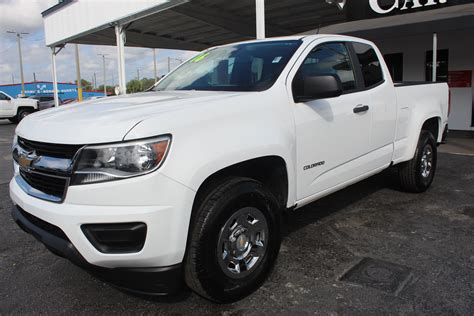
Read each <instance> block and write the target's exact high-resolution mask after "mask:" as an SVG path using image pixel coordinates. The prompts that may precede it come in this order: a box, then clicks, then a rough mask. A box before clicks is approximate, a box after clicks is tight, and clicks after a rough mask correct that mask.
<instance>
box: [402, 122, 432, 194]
mask: <svg viewBox="0 0 474 316" xmlns="http://www.w3.org/2000/svg"><path fill="white" fill-rule="evenodd" d="M430 153H431V154H430ZM436 162H437V149H436V140H435V138H434V136H433V134H432V133H431V132H429V131H421V134H420V138H419V140H418V145H417V147H416V151H415V156H414V157H413V159H412V160H410V161H407V162H405V163H403V164H401V165H400V167H399V178H400V185H401V188H402V190H404V191H406V192H412V193H421V192H425V191H426V190H427V189H428V188H429V187H430V185H431V183H432V182H433V178H434V175H435V172H436Z"/></svg>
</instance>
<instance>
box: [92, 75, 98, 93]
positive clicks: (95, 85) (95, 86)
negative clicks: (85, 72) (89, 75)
mask: <svg viewBox="0 0 474 316" xmlns="http://www.w3.org/2000/svg"><path fill="white" fill-rule="evenodd" d="M93 81H94V90H96V89H97V77H96V75H95V72H94V80H93Z"/></svg>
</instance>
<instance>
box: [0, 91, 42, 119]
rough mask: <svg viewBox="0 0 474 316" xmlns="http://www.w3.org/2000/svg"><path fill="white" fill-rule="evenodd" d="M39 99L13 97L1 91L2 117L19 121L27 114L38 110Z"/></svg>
mask: <svg viewBox="0 0 474 316" xmlns="http://www.w3.org/2000/svg"><path fill="white" fill-rule="evenodd" d="M38 107H39V106H38V101H37V100H31V99H24V98H17V99H15V98H13V97H11V96H10V95H9V94H7V93H5V92H3V91H0V119H9V120H10V121H11V122H12V123H18V122H19V121H21V120H22V119H23V118H25V117H26V116H27V115H29V114H31V113H33V112H35V111H38Z"/></svg>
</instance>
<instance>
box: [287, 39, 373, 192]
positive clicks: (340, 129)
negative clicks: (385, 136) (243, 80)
mask: <svg viewBox="0 0 474 316" xmlns="http://www.w3.org/2000/svg"><path fill="white" fill-rule="evenodd" d="M350 51H351V46H350V44H349V43H346V42H328V43H322V44H316V45H315V46H314V47H313V48H311V51H310V52H309V53H306V55H305V56H304V59H303V60H302V61H300V62H299V66H298V70H297V72H296V73H295V75H294V77H293V79H292V94H293V95H298V93H299V90H298V89H302V87H301V84H299V82H301V80H300V78H301V76H304V75H306V76H318V75H335V76H337V77H338V78H339V79H340V81H341V83H342V88H343V94H342V95H341V96H339V97H334V98H327V99H318V100H313V101H307V102H298V103H295V104H294V107H293V108H294V114H295V125H296V155H297V157H296V159H297V168H298V170H297V176H298V181H297V197H298V200H301V199H304V198H307V197H310V196H312V195H315V194H318V193H324V192H325V191H328V190H330V189H332V188H334V187H336V186H338V185H340V184H343V183H345V182H347V181H350V180H352V179H354V178H357V177H358V176H360V175H361V174H363V173H364V172H365V170H366V168H360V161H361V159H363V157H364V156H365V155H366V154H367V153H368V152H369V150H370V149H369V144H370V130H371V122H372V118H371V114H370V112H368V111H359V110H360V108H362V109H363V108H365V107H366V106H368V105H369V104H368V103H369V101H370V98H369V95H368V93H367V92H366V91H364V90H363V89H361V86H360V85H361V82H359V81H360V80H358V77H357V74H358V72H357V69H356V68H355V67H354V66H355V65H358V64H357V62H356V63H354V60H353V56H351V54H350ZM290 76H291V74H290Z"/></svg>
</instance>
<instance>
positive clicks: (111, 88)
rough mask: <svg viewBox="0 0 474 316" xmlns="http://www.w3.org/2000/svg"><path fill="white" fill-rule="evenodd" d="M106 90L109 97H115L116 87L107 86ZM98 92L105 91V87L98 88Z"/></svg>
mask: <svg viewBox="0 0 474 316" xmlns="http://www.w3.org/2000/svg"><path fill="white" fill-rule="evenodd" d="M105 88H106V89H107V95H115V87H112V86H106V87H105ZM97 91H104V85H100V86H98V87H97Z"/></svg>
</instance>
